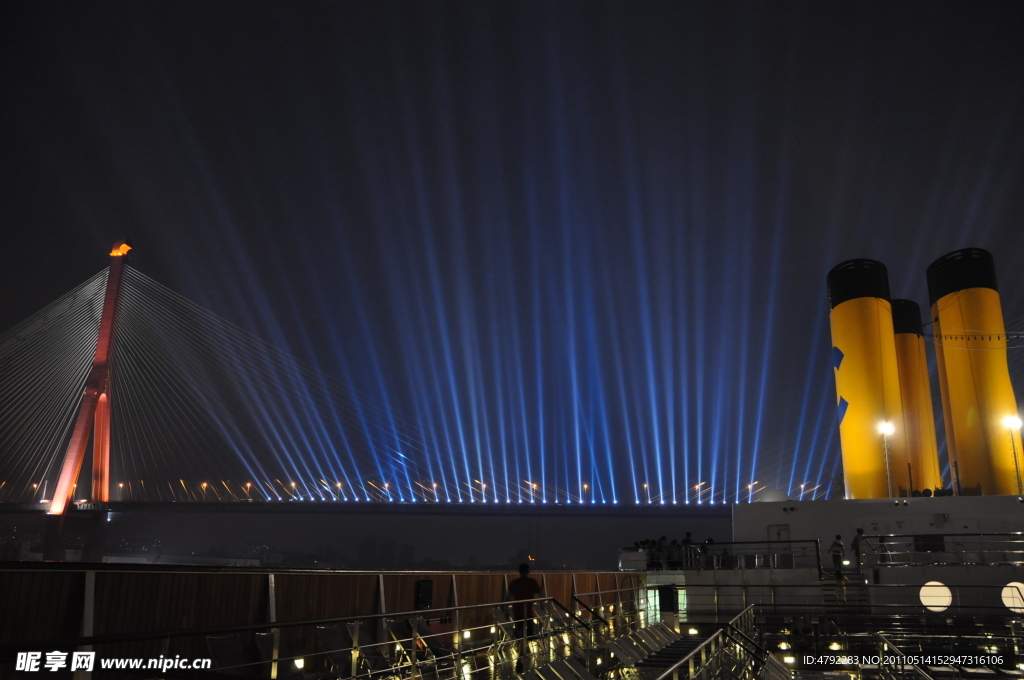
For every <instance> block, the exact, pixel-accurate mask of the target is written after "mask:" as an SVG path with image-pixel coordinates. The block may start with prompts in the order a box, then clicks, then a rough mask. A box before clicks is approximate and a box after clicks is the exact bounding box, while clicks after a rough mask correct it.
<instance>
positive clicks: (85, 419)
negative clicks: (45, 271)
mask: <svg viewBox="0 0 1024 680" xmlns="http://www.w3.org/2000/svg"><path fill="white" fill-rule="evenodd" d="M131 249H132V247H131V245H129V244H128V241H127V240H125V241H119V242H117V243H115V244H114V247H113V248H112V249H111V251H110V270H109V272H108V274H107V289H106V293H105V294H104V297H103V313H102V315H101V316H100V330H99V334H98V336H97V338H96V353H95V355H93V360H92V369H91V370H90V371H89V377H88V378H86V381H85V389H84V390H83V391H82V398H81V401H79V404H78V413H77V415H76V417H75V426H74V429H73V430H72V431H71V440H70V441H69V442H68V448H67V452H66V453H65V454H64V462H63V464H62V465H61V468H60V476H59V477H58V478H57V486H56V488H55V489H54V491H53V500H52V501H51V502H50V509H49V514H51V515H63V514H64V512H65V511H66V510H67V507H68V505H69V504H70V503H72V502H73V500H74V493H75V484H76V482H77V480H78V475H79V473H80V472H81V471H82V461H84V460H85V450H86V448H87V447H88V445H89V434H90V432H91V433H92V434H93V452H92V460H93V465H92V494H91V495H92V500H94V501H98V502H106V501H109V500H110V406H111V403H110V389H111V386H112V385H111V379H110V360H111V358H112V356H113V353H114V336H115V333H114V331H115V321H116V316H117V304H118V301H119V299H120V296H121V280H122V276H123V273H124V265H125V263H126V262H127V260H128V252H129V251H130V250H131Z"/></svg>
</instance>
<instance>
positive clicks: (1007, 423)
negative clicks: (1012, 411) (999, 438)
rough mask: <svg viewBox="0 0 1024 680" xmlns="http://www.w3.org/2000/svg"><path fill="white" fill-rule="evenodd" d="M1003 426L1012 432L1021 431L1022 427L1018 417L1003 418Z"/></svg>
mask: <svg viewBox="0 0 1024 680" xmlns="http://www.w3.org/2000/svg"><path fill="white" fill-rule="evenodd" d="M1003 426H1004V427H1006V428H1009V429H1011V430H1019V429H1020V426H1021V422H1020V418H1018V417H1017V416H1006V417H1005V418H1003Z"/></svg>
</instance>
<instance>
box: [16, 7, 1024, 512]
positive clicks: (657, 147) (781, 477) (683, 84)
mask: <svg viewBox="0 0 1024 680" xmlns="http://www.w3.org/2000/svg"><path fill="white" fill-rule="evenodd" d="M0 26H2V28H0V50H2V59H0V69H2V88H3V89H2V92H3V100H4V106H3V112H2V114H0V115H2V117H3V118H2V127H0V158H2V161H3V162H2V168H3V170H2V172H3V175H2V178H0V215H2V221H3V222H2V223H3V225H4V227H3V232H4V236H5V238H4V247H3V249H2V251H0V258H2V259H0V286H2V290H3V291H4V294H3V296H2V297H0V330H6V329H8V328H10V327H12V326H13V325H14V324H16V323H17V322H19V321H21V320H22V319H24V318H26V317H28V316H30V315H31V314H32V313H34V312H35V311H37V310H39V309H40V308H42V307H43V306H44V305H46V304H47V303H49V302H51V301H53V300H55V299H56V298H58V297H60V296H61V295H62V294H63V293H65V292H66V291H68V290H70V289H71V288H73V287H74V286H76V285H78V284H80V283H81V282H83V281H85V280H86V279H87V278H89V277H90V276H92V275H94V274H95V273H96V272H98V271H100V270H101V269H102V268H103V267H105V266H106V264H107V258H106V251H107V249H108V248H109V246H110V244H111V243H112V242H114V241H115V240H118V239H121V238H124V237H125V236H127V237H129V238H131V239H132V242H133V244H134V246H135V251H134V253H133V260H132V264H133V266H134V267H136V268H137V269H138V270H139V271H140V272H142V273H144V274H146V275H147V276H149V277H152V278H153V279H155V280H156V281H159V282H161V283H163V284H164V285H166V286H169V287H170V288H171V289H173V290H175V291H178V292H180V293H181V294H183V295H185V296H186V297H188V298H190V299H192V300H194V301H195V302H197V303H199V304H201V305H203V306H204V307H206V308H208V309H209V310H211V311H212V312H214V313H216V314H218V315H220V316H222V317H224V318H226V319H228V320H230V321H232V322H234V323H236V324H239V325H240V326H242V327H244V328H245V329H247V330H249V331H251V332H253V333H254V334H256V335H257V336H259V337H261V338H263V339H265V340H267V341H268V342H270V343H272V344H273V345H275V346H277V347H279V348H281V349H282V350H284V351H286V352H289V353H291V354H293V355H295V356H296V357H298V358H299V359H301V360H302V361H305V362H309V363H310V364H313V365H315V366H317V367H319V368H320V369H321V370H323V371H324V372H326V373H327V374H329V375H331V376H332V377H334V378H336V379H338V380H340V381H343V382H345V383H347V384H348V385H349V386H350V387H351V388H352V389H353V390H356V391H358V392H359V393H361V394H363V395H366V398H367V399H368V400H369V402H373V403H375V404H378V405H380V407H381V408H385V409H389V410H391V411H393V412H394V413H395V414H400V416H401V418H402V419H403V422H409V423H413V424H414V425H413V428H414V429H418V431H419V433H420V434H421V435H422V437H423V439H424V440H425V441H427V440H429V441H431V442H434V443H435V444H434V445H432V446H433V448H432V451H433V452H432V454H430V455H432V456H434V457H435V459H436V460H444V459H446V458H449V457H451V458H453V459H456V458H457V459H458V461H459V462H458V465H457V467H458V469H460V470H463V469H464V471H465V475H466V476H467V477H469V478H476V477H477V475H479V476H480V479H482V481H487V480H495V481H494V482H493V484H492V488H495V487H498V486H500V485H501V484H502V483H503V482H502V472H501V469H502V466H504V469H505V472H504V475H505V477H506V478H507V477H508V476H509V475H512V476H513V477H517V478H518V480H519V481H522V480H524V479H530V480H533V479H538V478H540V477H541V476H543V477H544V478H545V483H546V484H549V485H554V486H557V487H559V488H562V489H568V490H570V491H572V490H574V489H575V492H573V493H575V495H576V497H577V498H580V497H583V498H586V499H588V500H595V501H598V502H600V501H602V500H603V501H605V502H613V501H621V502H624V503H633V502H636V501H641V502H642V501H646V500H647V498H646V495H647V494H649V495H650V496H651V497H652V498H653V500H654V501H655V502H659V501H660V500H665V501H667V502H673V501H676V502H679V503H683V502H685V499H687V498H689V499H691V500H692V499H694V498H695V496H694V495H693V492H692V489H693V487H694V486H695V485H698V484H699V483H700V482H704V483H705V484H707V485H709V487H713V490H712V491H711V492H710V493H712V494H714V500H715V502H721V501H722V500H729V501H732V500H735V499H737V498H739V499H744V498H745V494H746V491H745V490H746V489H747V485H748V484H749V483H751V482H754V481H755V480H757V482H758V484H759V485H763V484H768V485H772V486H779V487H781V488H783V489H788V490H792V489H794V488H798V487H799V485H800V484H801V483H807V484H808V486H809V487H811V486H815V487H817V486H818V485H822V486H821V487H820V492H826V491H827V488H828V484H829V480H830V479H831V477H832V476H833V475H835V474H837V473H838V472H839V467H838V466H839V438H838V425H837V417H836V408H835V401H836V396H835V385H834V380H833V372H832V368H831V364H830V359H829V348H830V346H831V342H830V337H829V327H828V304H827V299H826V294H825V285H824V280H825V274H826V273H827V271H828V270H829V269H830V268H831V267H832V266H833V265H835V264H837V263H838V262H840V261H842V260H845V259H849V258H853V257H870V258H874V259H879V260H881V261H883V262H885V263H886V264H887V266H888V268H889V277H890V285H891V288H892V292H893V296H894V297H908V298H912V299H915V300H917V301H918V302H920V303H921V305H922V307H927V293H926V285H925V268H926V266H927V265H928V264H929V263H930V262H931V261H932V260H934V259H935V258H937V257H939V256H940V255H943V254H945V253H947V252H949V251H951V250H954V249H957V248H962V247H968V246H977V247H982V248H987V249H989V250H991V251H992V252H993V253H994V255H995V258H996V265H997V270H998V274H999V283H1000V292H1001V294H1002V299H1003V304H1004V314H1005V318H1006V321H1007V326H1008V328H1010V329H1014V330H1022V329H1024V279H1022V278H1021V276H1020V271H1021V268H1022V265H1024V238H1022V236H1021V235H1022V220H1021V215H1022V214H1024V191H1022V190H1024V39H1022V38H1021V36H1024V4H1021V3H1019V2H1013V3H998V2H986V3H942V2H932V1H929V2H920V3H919V2H899V3H883V2H877V3H872V2H856V3H852V2H828V3H819V2H803V3H786V2H770V3H769V2H762V3H740V2H671V3H655V2H619V3H608V4H600V3H595V2H589V1H588V2H564V1H560V2H537V3H524V2H401V3H386V2H376V1H375V2H330V3H317V2H303V3H294V2H279V3H266V2H217V3H211V2H201V3H189V2H181V1H175V2H145V3H139V2H131V3H115V2H103V3H57V2H46V3H32V2H21V3H6V4H5V7H4V10H3V21H2V22H0ZM1018 352H1022V353H1024V350H1018ZM1011 366H1012V367H1013V372H1014V381H1015V385H1016V389H1017V394H1018V398H1020V397H1022V396H1024V363H1022V361H1021V358H1020V354H1013V353H1011ZM935 395H936V398H935V401H936V407H937V410H938V411H941V409H940V408H938V406H939V402H938V398H937V389H936V391H935ZM940 416H941V413H937V417H940ZM938 422H939V428H940V433H941V420H939V421H938ZM442 432H444V433H447V434H445V435H443V436H442V434H439V433H442ZM943 456H944V449H943ZM527 467H530V469H529V470H527ZM510 470H511V472H510ZM506 481H507V480H506ZM644 483H648V484H649V490H648V491H644V490H643V487H642V484H644ZM583 484H588V486H589V487H590V489H591V490H590V491H587V492H585V493H584V492H581V491H580V489H581V488H582V485H583ZM571 495H572V494H571V493H570V496H571ZM702 499H704V500H705V502H706V500H707V499H708V494H704V495H703V496H702ZM496 500H498V499H496Z"/></svg>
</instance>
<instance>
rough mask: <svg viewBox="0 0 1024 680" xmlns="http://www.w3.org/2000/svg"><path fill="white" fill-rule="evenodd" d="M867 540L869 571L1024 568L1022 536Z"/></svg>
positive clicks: (864, 555) (900, 536) (896, 536)
mask: <svg viewBox="0 0 1024 680" xmlns="http://www.w3.org/2000/svg"><path fill="white" fill-rule="evenodd" d="M865 538H866V541H867V544H866V549H863V550H861V563H862V564H863V565H864V566H867V567H874V568H878V567H908V566H924V565H973V566H977V565H1021V564H1024V533H1021V532H1015V533H992V534H982V533H966V534H955V533H940V532H936V533H934V534H886V535H881V534H880V535H872V536H867V537H865ZM883 539H884V540H883Z"/></svg>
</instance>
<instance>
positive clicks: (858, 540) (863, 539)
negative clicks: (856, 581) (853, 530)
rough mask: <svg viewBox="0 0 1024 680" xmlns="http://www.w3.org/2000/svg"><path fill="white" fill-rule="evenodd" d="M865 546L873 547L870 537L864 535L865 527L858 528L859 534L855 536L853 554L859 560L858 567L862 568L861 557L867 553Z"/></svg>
mask: <svg viewBox="0 0 1024 680" xmlns="http://www.w3.org/2000/svg"><path fill="white" fill-rule="evenodd" d="M865 548H867V549H869V550H870V549H871V543H870V542H869V541H868V537H867V536H865V535H864V530H863V529H857V535H856V536H854V537H853V555H854V557H855V558H856V560H857V568H858V569H860V565H861V558H862V557H863V556H864V554H865V552H866V551H865Z"/></svg>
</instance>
